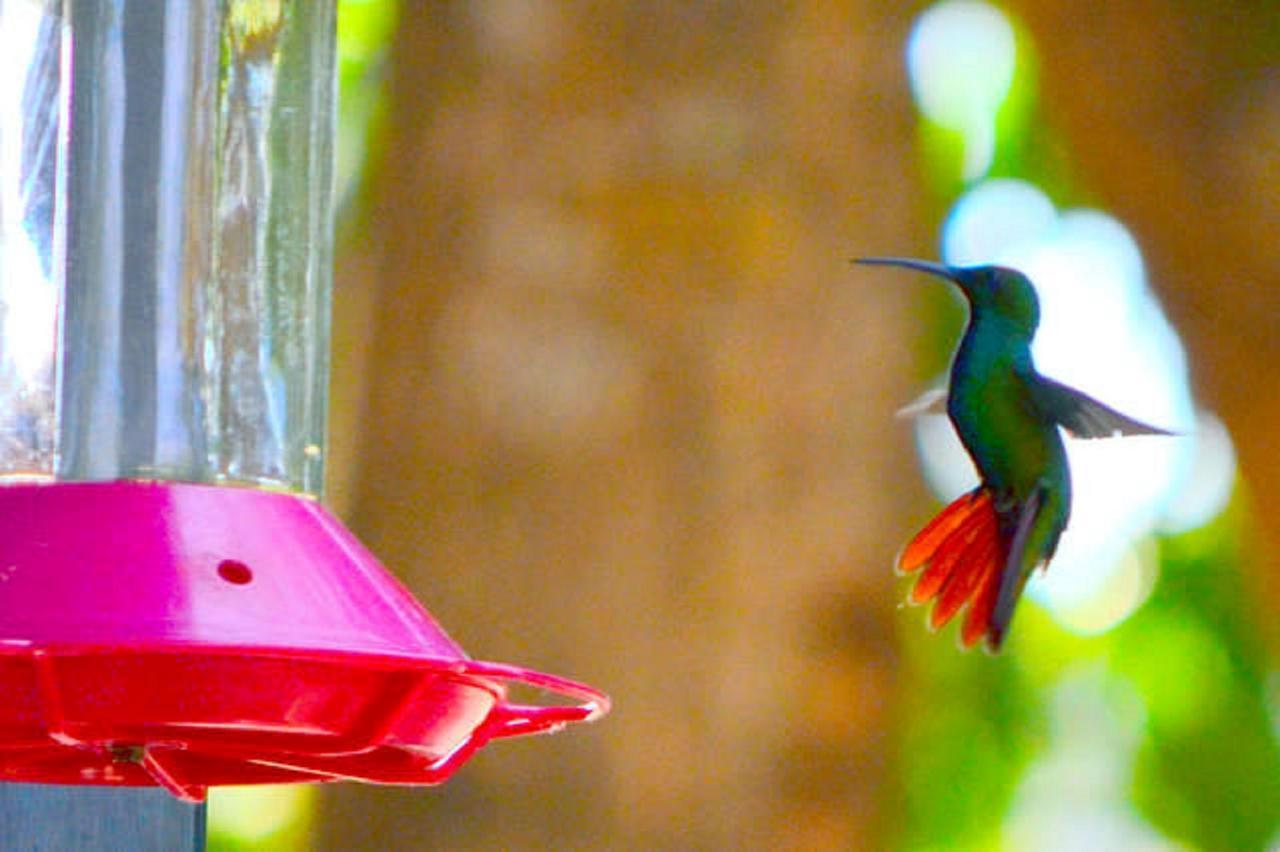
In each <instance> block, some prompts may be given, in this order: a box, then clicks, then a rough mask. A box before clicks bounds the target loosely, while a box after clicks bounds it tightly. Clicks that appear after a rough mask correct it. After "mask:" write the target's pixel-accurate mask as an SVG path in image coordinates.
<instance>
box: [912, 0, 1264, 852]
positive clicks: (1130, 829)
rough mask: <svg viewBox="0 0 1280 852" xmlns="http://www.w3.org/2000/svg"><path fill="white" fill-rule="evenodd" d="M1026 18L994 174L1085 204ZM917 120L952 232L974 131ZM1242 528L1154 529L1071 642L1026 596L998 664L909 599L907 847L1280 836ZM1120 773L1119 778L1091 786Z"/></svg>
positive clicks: (941, 343) (954, 317)
mask: <svg viewBox="0 0 1280 852" xmlns="http://www.w3.org/2000/svg"><path fill="white" fill-rule="evenodd" d="M1014 26H1015V31H1016V32H1017V34H1018V39H1017V45H1018V56H1019V59H1018V70H1017V72H1016V75H1015V78H1014V83H1013V86H1012V89H1011V92H1010V95H1009V96H1008V98H1007V99H1006V101H1005V103H1004V104H1003V105H1002V106H1001V108H1000V112H999V113H998V115H997V119H996V126H997V141H996V148H995V156H994V159H993V163H992V166H991V168H990V170H989V172H988V174H986V175H984V176H983V177H994V176H1000V177H1020V178H1024V179H1027V180H1030V181H1033V182H1035V183H1037V184H1038V185H1040V186H1041V187H1042V188H1044V189H1046V190H1048V192H1049V194H1050V195H1051V196H1053V197H1055V198H1058V199H1061V200H1066V201H1070V202H1072V203H1079V202H1082V201H1085V200H1087V197H1088V192H1087V188H1082V187H1081V186H1080V185H1079V184H1078V182H1073V181H1072V180H1071V177H1070V172H1071V169H1070V157H1069V149H1068V147H1067V145H1066V143H1065V140H1063V139H1062V138H1061V137H1060V136H1058V135H1057V134H1055V132H1054V129H1053V127H1052V122H1051V120H1050V119H1049V118H1048V117H1046V116H1045V115H1044V114H1043V113H1042V112H1041V110H1040V107H1039V105H1038V104H1037V103H1036V101H1035V86H1034V78H1035V74H1034V50H1033V45H1032V44H1031V43H1030V40H1029V38H1028V37H1027V35H1026V33H1025V31H1024V30H1022V29H1021V28H1018V27H1017V24H1016V23H1015V24H1014ZM921 124H922V126H921V130H920V135H919V144H920V155H921V163H922V171H923V172H924V177H925V179H926V180H927V181H928V183H929V185H930V187H931V189H932V191H933V195H932V198H933V200H934V203H935V205H936V207H935V210H936V211H937V220H938V223H939V225H941V222H942V220H943V218H944V216H945V211H946V209H947V208H948V207H949V206H950V204H951V203H952V202H953V201H954V200H955V198H956V197H957V196H958V195H959V194H960V193H961V192H963V191H964V190H965V189H966V188H967V182H966V180H965V179H964V178H963V177H962V174H961V167H962V162H963V157H964V151H963V146H964V140H963V139H962V138H961V136H960V135H959V134H958V133H955V132H953V131H949V130H947V129H945V128H941V127H938V126H936V125H933V124H931V123H929V122H928V121H926V120H924V119H923V118H922V119H921ZM927 292H928V294H931V295H925V296H924V297H923V298H927V299H929V300H930V302H929V304H930V306H931V308H930V311H929V312H928V313H927V314H926V316H928V317H930V318H931V320H932V322H931V325H932V329H931V331H932V332H933V333H931V334H930V335H929V337H928V339H929V340H931V341H937V344H938V345H937V347H936V348H934V349H933V350H932V351H931V352H930V353H929V359H928V360H929V361H930V363H931V364H932V365H933V371H934V374H936V372H937V371H938V370H940V369H941V367H942V365H943V364H945V360H946V358H947V356H948V354H949V352H950V347H951V345H952V342H953V341H954V339H955V334H956V332H957V329H958V327H959V323H960V322H961V320H960V319H959V318H958V315H959V314H960V313H961V312H960V311H959V310H957V309H956V308H954V307H953V305H952V304H951V300H948V299H947V298H946V297H943V296H942V295H940V294H941V292H942V291H941V290H937V291H935V290H933V289H932V288H930V289H929V290H928V291H927ZM1239 490H1240V489H1239V487H1238V488H1237V492H1239ZM1249 524H1250V517H1249V512H1248V509H1247V501H1246V500H1245V499H1243V497H1242V496H1241V495H1240V494H1239V493H1237V495H1236V498H1235V500H1234V502H1233V503H1232V504H1231V505H1230V506H1229V507H1228V509H1227V510H1226V511H1225V512H1224V513H1223V514H1221V515H1220V516H1219V517H1218V518H1216V519H1215V520H1213V521H1212V522H1210V523H1209V524H1207V525H1206V526H1204V527H1202V528H1201V529H1198V530H1194V531H1192V532H1188V533H1183V534H1179V535H1175V536H1164V537H1160V538H1159V539H1158V541H1156V542H1154V544H1153V546H1155V547H1156V548H1157V549H1158V565H1159V576H1158V580H1157V582H1156V586H1155V589H1154V592H1153V593H1152V595H1151V596H1150V598H1149V599H1148V600H1147V601H1146V603H1145V604H1144V605H1143V606H1142V607H1141V608H1140V609H1139V610H1138V611H1137V612H1136V613H1135V614H1133V615H1132V616H1131V617H1130V618H1129V619H1128V620H1126V621H1125V622H1123V623H1122V624H1120V625H1119V626H1117V627H1116V628H1114V629H1112V630H1111V631H1109V632H1107V633H1105V634H1103V635H1101V636H1097V637H1078V636H1074V635H1072V634H1070V633H1069V632H1067V631H1066V630H1065V629H1064V628H1061V627H1058V626H1056V625H1055V624H1054V623H1053V622H1052V621H1051V620H1050V618H1049V617H1048V615H1047V614H1046V613H1045V612H1044V611H1043V610H1042V609H1040V608H1039V607H1037V606H1035V605H1024V606H1023V608H1022V611H1021V612H1020V613H1019V618H1018V624H1017V630H1016V636H1015V641H1014V642H1011V643H1010V647H1009V649H1008V650H1007V651H1006V653H1005V654H1004V655H1003V656H1000V657H997V658H992V657H989V656H986V655H983V654H981V653H968V654H962V653H959V652H957V651H954V650H953V649H952V647H950V645H951V643H949V642H948V641H947V639H948V638H950V637H949V633H948V634H945V635H943V636H941V637H939V636H932V635H929V634H928V632H927V631H924V630H922V629H921V627H920V623H919V622H920V621H921V620H922V617H921V616H922V613H921V611H919V610H914V609H910V610H905V611H904V612H905V615H904V617H903V618H902V619H900V620H901V621H902V622H903V623H902V625H901V632H902V635H903V644H904V648H905V664H906V671H905V672H904V684H903V689H904V691H905V698H904V703H903V713H904V716H903V725H902V729H901V731H900V734H899V737H898V753H897V757H896V760H897V776H898V785H897V789H896V798H895V802H896V806H897V813H896V816H897V819H893V820H890V824H894V825H897V826H899V827H900V829H899V832H898V836H897V840H896V842H897V845H899V846H900V847H902V848H910V849H999V848H1023V847H1022V843H1023V842H1025V841H1026V840H1027V838H1029V837H1030V838H1039V839H1040V841H1043V845H1042V847H1041V848H1077V847H1076V846H1073V845H1072V841H1074V840H1087V841H1089V842H1092V843H1093V844H1094V845H1092V846H1089V847H1087V848H1097V849H1116V848H1125V847H1127V846H1142V847H1143V848H1150V845H1151V843H1153V842H1155V843H1160V842H1161V841H1160V838H1161V837H1163V838H1164V840H1163V843H1164V844H1167V845H1168V846H1169V847H1170V848H1179V847H1182V846H1185V847H1187V848H1195V849H1210V850H1212V849H1223V850H1227V849H1231V850H1238V849H1265V848H1273V844H1274V842H1275V840H1276V839H1277V836H1278V835H1277V831H1278V829H1280V745H1278V744H1277V738H1276V720H1275V718H1274V717H1275V702H1274V700H1273V698H1272V697H1271V696H1270V695H1269V691H1270V690H1271V689H1272V688H1273V686H1272V685H1273V681H1274V678H1275V673H1274V666H1273V664H1272V660H1271V654H1270V647H1269V645H1268V641H1267V640H1268V637H1267V636H1266V634H1265V630H1264V623H1263V621H1262V619H1263V618H1265V615H1266V613H1265V612H1264V611H1262V609H1261V608H1260V606H1259V605H1258V603H1257V602H1258V601H1259V600H1260V598H1261V596H1260V594H1259V590H1258V589H1255V588H1253V587H1252V586H1251V585H1250V578H1251V576H1252V575H1251V574H1250V571H1249V563H1248V536H1247V530H1248V529H1249ZM1081 684H1083V687H1081V688H1083V689H1084V691H1085V692H1086V693H1089V694H1091V695H1092V699H1091V700H1094V701H1095V705H1096V706H1097V707H1100V708H1102V710H1101V714H1100V715H1098V716H1089V717H1088V718H1087V719H1081V720H1078V724H1079V725H1080V726H1081V729H1080V730H1077V731H1075V732H1074V733H1073V732H1072V730H1071V724H1069V722H1070V719H1069V718H1068V720H1067V721H1068V724H1067V725H1066V729H1065V730H1064V729H1063V724H1062V722H1061V721H1060V720H1058V718H1057V715H1056V714H1057V712H1058V711H1057V710H1056V709H1055V708H1057V707H1058V706H1059V705H1060V704H1062V700H1063V694H1064V693H1063V690H1064V689H1066V688H1067V687H1068V686H1073V687H1079V686H1080V685H1081ZM1066 706H1068V707H1075V706H1076V705H1075V704H1071V703H1070V702H1068V703H1067V705H1066ZM1068 715H1069V714H1068ZM1131 728H1133V729H1136V730H1135V734H1136V735H1135V736H1131V735H1130V733H1129V730H1130V729H1131ZM1131 739H1132V740H1135V741H1133V742H1132V743H1130V740H1131ZM1082 742H1089V743H1095V744H1099V743H1100V744H1102V745H1103V746H1104V747H1102V748H1085V747H1083V746H1081V743H1082ZM1073 748H1074V749H1075V755H1074V760H1075V761H1076V762H1077V765H1076V769H1075V770H1073V771H1075V772H1076V774H1077V775H1079V774H1081V773H1085V774H1087V777H1088V778H1089V779H1094V781H1091V782H1090V783H1091V784H1092V786H1091V787H1090V789H1087V790H1081V789H1079V787H1080V785H1078V784H1062V785H1059V788H1058V789H1055V790H1052V791H1050V792H1049V793H1048V794H1047V795H1048V796H1051V797H1053V798H1054V799H1055V803H1056V804H1055V807H1056V810H1055V808H1050V807H1046V806H1044V804H1043V803H1040V804H1035V806H1030V805H1028V802H1031V801H1032V800H1033V799H1034V798H1035V797H1036V796H1038V795H1040V793H1041V788H1040V786H1037V784H1036V781H1035V779H1036V778H1037V777H1038V773H1041V772H1048V773H1050V774H1051V772H1052V766H1053V765H1054V762H1055V761H1063V760H1064V759H1065V760H1066V761H1067V762H1068V763H1070V761H1071V760H1072V756H1071V755H1066V756H1065V758H1064V755H1063V754H1061V752H1060V749H1067V750H1071V749H1073ZM1087 764H1093V765H1092V766H1087ZM1082 767H1085V768H1082ZM1086 768H1087V769H1088V770H1089V771H1088V772H1087V773H1086ZM1053 777H1057V776H1053ZM1112 777H1118V778H1120V779H1121V781H1122V783H1120V784H1118V785H1116V786H1115V787H1114V788H1111V787H1108V786H1107V785H1106V784H1105V783H1095V782H1096V779H1099V778H1100V779H1107V778H1112ZM1124 779H1127V781H1125V780H1124ZM1107 798H1109V799H1110V801H1106V802H1101V803H1100V799H1107ZM1100 804H1101V805H1105V807H1100ZM1054 813H1057V814H1058V815H1059V816H1061V814H1067V815H1068V817H1067V819H1068V820H1069V821H1070V823H1071V829H1070V831H1071V834H1070V836H1062V835H1061V830H1062V827H1063V826H1062V824H1061V823H1058V822H1055V821H1054V817H1053V815H1054Z"/></svg>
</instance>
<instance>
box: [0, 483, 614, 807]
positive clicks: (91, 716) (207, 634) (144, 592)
mask: <svg viewBox="0 0 1280 852" xmlns="http://www.w3.org/2000/svg"><path fill="white" fill-rule="evenodd" d="M507 683H517V684H525V685H528V686H533V687H537V688H540V689H543V690H546V691H547V692H550V693H555V694H558V695H560V696H563V697H566V698H569V699H572V700H573V701H576V702H578V703H574V704H550V705H545V706H530V705H524V704H516V703H511V702H509V701H508V700H507V692H506V684H507ZM0 695H3V696H4V697H5V700H4V702H3V703H2V704H0V780H5V781H35V782H51V783H58V784H102V785H126V786H144V785H157V784H158V785H160V786H163V787H165V788H167V789H168V790H169V791H170V792H172V793H173V794H174V795H177V796H179V797H181V798H184V799H188V800H199V799H202V798H203V797H204V794H205V790H206V789H207V788H208V787H210V786H213V785H218V784H260V783H262V784H265V783H280V782H291V781H342V780H354V781H365V782H371V783H382V784H436V783H439V782H442V781H444V780H446V779H447V778H448V777H449V776H450V775H452V774H453V772H454V771H456V770H457V769H458V767H459V766H461V764H462V763H463V762H465V761H466V760H467V758H469V757H470V756H471V754H472V753H474V752H475V751H476V749H478V748H480V747H481V746H483V745H484V744H485V743H487V742H489V741H490V740H492V739H496V738H499V737H508V736H516V735H521V734H534V733H541V732H546V731H552V730H556V729H558V728H560V727H563V726H564V725H565V724H567V723H569V722H579V721H588V720H591V719H595V718H598V717H600V716H602V715H603V714H604V713H606V712H607V711H608V708H609V700H608V698H606V697H605V696H604V695H603V694H601V693H600V692H598V691H596V690H595V689H592V688H591V687H589V686H585V685H583V684H580V683H575V682H573V681H569V680H564V679H562V678H558V677H554V676H552V675H547V674H541V673H538V672H533V671H528V670H526V669H521V668H516V667H514V666H507V665H502V664H496V663H484V662H478V661H475V660H471V659H469V658H468V657H467V655H466V654H465V653H464V652H463V651H462V649H461V648H459V647H458V646H457V645H456V644H455V643H454V642H453V640H451V639H450V638H449V637H448V635H447V634H445V632H444V630H443V629H441V627H440V625H438V624H437V623H436V622H435V620H434V619H432V617H431V616H430V614H428V613H427V612H426V610H424V609H423V608H422V606H421V605H420V604H419V603H418V602H417V601H416V600H415V599H414V598H413V596H412V595H410V594H409V593H408V592H407V591H406V590H405V589H404V588H403V587H402V586H401V585H400V584H399V583H398V582H397V581H396V580H395V579H394V578H393V577H392V576H391V575H390V574H389V573H388V572H387V571H386V570H385V569H384V568H383V567H382V566H381V565H380V564H379V563H378V561H377V560H376V559H375V558H374V557H373V556H372V555H371V554H370V553H369V552H368V551H367V550H366V549H365V548H364V547H363V546H362V545H361V544H360V543H359V542H358V541H357V540H356V539H355V537H354V536H352V535H351V533H350V532H348V531H347V530H346V528H345V527H343V526H342V524H341V523H340V522H339V521H338V520H337V519H335V518H334V517H333V516H332V515H330V514H329V513H328V512H327V511H326V510H325V509H324V507H322V506H321V505H320V504H319V503H316V502H314V501H311V500H308V499H306V498H303V497H298V496H294V495H290V494H281V493H272V492H264V491H255V490H250V489H244V488H228V487H215V486H207V485H191V484H177V483H143V482H104V483H58V484H30V485H25V484H24V485H7V486H4V487H0Z"/></svg>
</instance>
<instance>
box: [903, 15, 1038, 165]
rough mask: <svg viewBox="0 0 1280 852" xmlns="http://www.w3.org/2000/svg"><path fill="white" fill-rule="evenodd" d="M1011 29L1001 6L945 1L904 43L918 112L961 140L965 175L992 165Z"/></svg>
mask: <svg viewBox="0 0 1280 852" xmlns="http://www.w3.org/2000/svg"><path fill="white" fill-rule="evenodd" d="M1016 58H1017V50H1016V42H1015V39H1014V33H1013V27H1012V26H1011V25H1010V23H1009V20H1008V19H1007V18H1006V17H1005V16H1004V14H1003V13H1002V12H1000V10H998V9H996V8H995V7H993V6H989V5H987V4H986V3H980V2H976V0H949V2H944V3H939V4H937V5H936V6H934V7H932V8H931V9H929V10H928V11H926V12H925V13H924V14H922V15H921V16H920V18H919V19H918V20H917V21H916V25H915V28H914V29H913V30H912V32H911V36H910V38H909V39H908V41H907V73H908V74H909V76H910V79H911V89H912V92H913V93H914V95H915V99H916V103H917V105H918V106H919V107H920V111H921V112H922V113H923V114H924V115H925V116H927V117H928V118H929V119H930V120H932V121H934V122H936V123H937V124H939V125H941V126H943V127H946V128H949V129H951V130H954V131H956V132H958V133H960V134H961V135H962V136H963V137H964V140H965V164H964V176H965V177H966V178H974V177H978V176H980V175H982V174H983V173H984V172H986V170H987V169H988V168H990V166H991V161H992V159H993V157H994V154H995V135H996V134H995V119H996V112H997V111H998V110H999V108H1000V104H1001V103H1002V102H1003V101H1004V99H1005V96H1006V95H1008V93H1009V88H1010V86H1011V85H1012V83H1013V73H1014V69H1015V67H1016Z"/></svg>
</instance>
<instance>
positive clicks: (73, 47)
mask: <svg viewBox="0 0 1280 852" xmlns="http://www.w3.org/2000/svg"><path fill="white" fill-rule="evenodd" d="M144 7H145V8H144ZM0 10H2V11H0V38H2V39H3V43H4V44H5V45H6V47H5V51H6V57H7V63H8V65H9V67H10V72H9V73H7V74H6V77H7V78H8V79H7V82H5V83H3V84H0V695H3V696H4V698H5V700H4V701H3V702H2V703H0V780H3V781H24V782H49V783H58V784H94V785H123V786H145V785H159V786H162V787H164V788H167V789H168V790H169V791H170V792H172V793H174V794H175V795H177V796H179V797H181V798H184V799H188V800H199V799H201V798H203V796H204V794H205V791H206V789H207V788H208V787H210V786H213V785H222V784H257V783H278V782H292V781H343V780H353V781H365V782H372V783H385V784H433V783H438V782H441V781H444V780H445V779H447V778H448V777H449V776H450V775H451V774H452V773H453V772H454V771H455V770H456V769H457V768H458V767H459V766H460V765H461V764H462V763H463V762H465V761H466V760H467V758H468V757H470V756H471V755H472V754H473V753H474V752H475V751H476V749H478V748H480V747H481V746H483V745H485V744H486V743H487V742H489V741H490V740H493V739H497V738H501V737H509V736H514V735H521V734H532V733H538V732H543V731H551V730H555V729H558V728H560V727H562V726H563V725H565V724H566V723H569V722H576V721H585V720H589V719H593V718H596V717H598V716H600V715H602V714H603V713H605V712H606V711H607V709H608V703H609V702H608V699H607V698H606V697H605V696H604V695H602V694H601V693H599V692H597V691H596V690H594V689H592V688H591V687H588V686H585V685H582V684H579V683H575V682H572V681H569V680H565V679H562V678H559V677H554V676H552V675H547V674H541V673H538V672H533V671H529V670H527V669H522V668H517V667H515V666H510V665H503V664H496V663H484V662H479V661H476V660H472V659H471V658H470V657H468V656H467V655H466V654H465V653H464V652H463V650H462V649H461V648H460V647H458V645H456V644H455V643H454V642H453V641H452V640H451V639H450V638H449V636H448V635H447V634H446V633H445V632H444V630H443V629H441V627H440V625H438V624H437V623H436V622H435V620H434V619H433V618H432V617H431V616H430V615H429V614H428V613H427V611H426V610H425V609H424V608H423V607H422V606H421V605H420V604H419V603H418V602H417V601H416V600H415V599H414V598H413V596H412V595H410V594H409V592H407V591H406V590H405V589H404V588H403V587H402V586H401V585H400V584H399V583H398V582H397V581H396V580H395V579H394V578H393V577H392V576H391V575H390V574H389V573H388V572H387V571H386V570H385V569H384V568H383V567H382V566H381V565H379V563H378V562H377V560H376V559H375V558H374V557H373V556H372V555H371V554H370V553H369V551H367V550H366V549H365V548H364V547H363V546H361V544H360V543H359V542H358V541H357V540H356V538H355V537H354V536H353V535H352V534H351V533H350V532H348V531H347V530H346V528H345V527H344V526H343V525H342V523H341V522H339V521H338V520H337V519H336V518H335V517H334V516H333V515H332V514H330V513H329V512H328V511H327V510H326V509H325V508H324V506H323V505H322V504H321V503H320V502H319V495H320V490H321V483H322V478H323V467H324V446H325V442H324V428H325V418H326V413H327V382H328V368H329V319H328V317H329V302H330V275H331V271H330V242H331V212H330V194H331V191H330V186H331V181H332V138H333V132H332V122H333V99H334V93H333V79H334V73H333V61H334V7H333V3H332V2H331V0H327V1H326V2H321V1H320V0H281V2H275V3H257V2H255V3H243V2H223V0H191V2H188V0H165V2H162V3H146V4H143V3H127V2H99V0H71V2H68V3H45V2H25V3H24V2H19V3H15V4H5V5H4V6H0ZM510 684H524V685H528V686H532V687H535V688H539V689H541V690H544V691H545V692H547V693H551V694H554V695H557V696H559V697H558V698H557V699H556V700H554V701H551V702H550V703H547V704H541V705H537V706H533V705H526V704H522V703H514V702H513V701H512V700H511V699H510V698H509V697H508V693H507V686H508V685H510Z"/></svg>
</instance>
